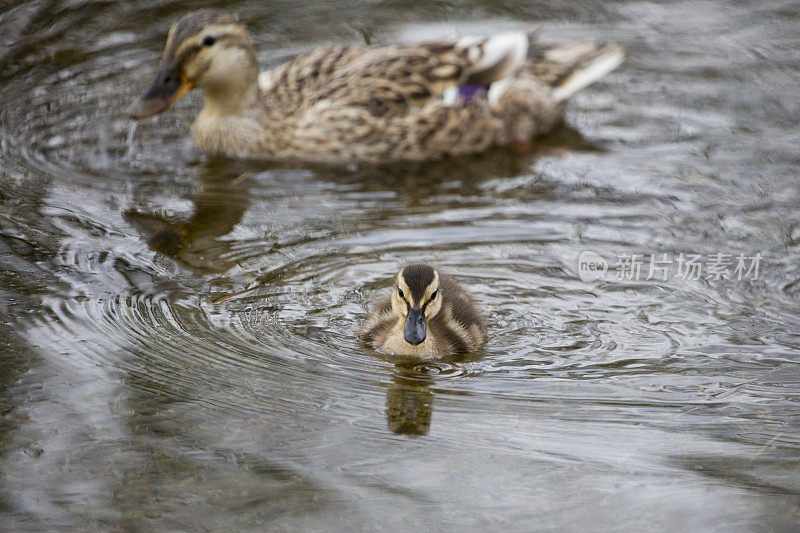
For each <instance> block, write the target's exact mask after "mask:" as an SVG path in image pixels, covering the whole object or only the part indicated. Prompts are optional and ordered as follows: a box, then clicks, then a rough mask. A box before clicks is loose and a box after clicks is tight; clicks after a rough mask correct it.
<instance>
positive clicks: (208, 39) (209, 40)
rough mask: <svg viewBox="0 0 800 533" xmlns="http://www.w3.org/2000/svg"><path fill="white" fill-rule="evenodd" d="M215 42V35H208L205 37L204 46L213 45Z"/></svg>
mask: <svg viewBox="0 0 800 533" xmlns="http://www.w3.org/2000/svg"><path fill="white" fill-rule="evenodd" d="M215 42H217V39H216V37H213V36H211V35H209V36H208V37H206V38H205V39H203V46H211V45H212V44H214V43H215Z"/></svg>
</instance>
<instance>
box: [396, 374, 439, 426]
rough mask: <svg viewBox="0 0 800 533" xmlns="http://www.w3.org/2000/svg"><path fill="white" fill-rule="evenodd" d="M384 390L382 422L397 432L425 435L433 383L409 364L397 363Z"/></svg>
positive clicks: (431, 409) (431, 408)
mask: <svg viewBox="0 0 800 533" xmlns="http://www.w3.org/2000/svg"><path fill="white" fill-rule="evenodd" d="M395 369H396V373H395V374H394V375H393V376H392V383H391V384H390V385H389V389H388V390H387V391H386V422H387V424H388V426H389V430H390V431H392V432H393V433H397V434H401V435H427V434H428V431H430V429H431V418H432V417H433V391H432V390H431V389H430V387H431V385H432V384H433V380H431V379H430V378H429V377H428V376H426V375H425V374H423V373H421V372H419V371H418V370H416V369H415V367H414V366H413V365H405V364H398V365H397V366H396V367H395Z"/></svg>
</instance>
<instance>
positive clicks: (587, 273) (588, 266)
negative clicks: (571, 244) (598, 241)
mask: <svg viewBox="0 0 800 533" xmlns="http://www.w3.org/2000/svg"><path fill="white" fill-rule="evenodd" d="M606 270H608V261H606V260H605V259H603V257H602V256H600V255H599V254H596V253H594V252H590V251H588V250H587V251H585V252H581V255H580V256H578V277H579V278H581V281H587V282H588V281H596V280H598V279H603V276H605V274H606Z"/></svg>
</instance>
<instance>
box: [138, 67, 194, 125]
mask: <svg viewBox="0 0 800 533" xmlns="http://www.w3.org/2000/svg"><path fill="white" fill-rule="evenodd" d="M192 87H193V85H192V83H191V82H190V81H188V80H187V79H186V78H185V77H183V75H182V74H181V72H180V67H179V66H178V65H162V67H161V69H159V71H158V74H156V79H154V80H153V83H152V85H150V88H149V89H147V90H146V91H145V93H144V94H143V95H142V96H140V97H139V99H138V100H137V101H136V102H134V103H133V105H131V106H130V107H129V108H128V115H129V116H130V117H131V118H134V119H137V120H138V119H141V118H147V117H150V116H153V115H155V114H156V113H161V112H162V111H164V110H165V109H167V108H168V107H169V106H171V105H172V104H174V103H175V101H177V100H178V98H180V97H181V96H183V95H184V94H185V93H186V91H188V90H189V89H191V88H192Z"/></svg>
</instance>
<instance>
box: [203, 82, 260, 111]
mask: <svg viewBox="0 0 800 533" xmlns="http://www.w3.org/2000/svg"><path fill="white" fill-rule="evenodd" d="M256 80H257V78H256V77H255V76H252V77H251V76H247V77H243V78H241V79H239V80H232V81H230V82H229V83H228V84H226V85H224V86H219V87H205V88H204V90H203V101H204V105H203V110H202V111H201V113H202V114H203V115H205V116H207V117H214V118H218V119H219V118H233V117H250V116H252V115H253V114H254V112H258V111H259V110H260V109H261V108H262V106H263V104H262V103H261V99H260V98H259V91H258V84H257V81H256Z"/></svg>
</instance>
